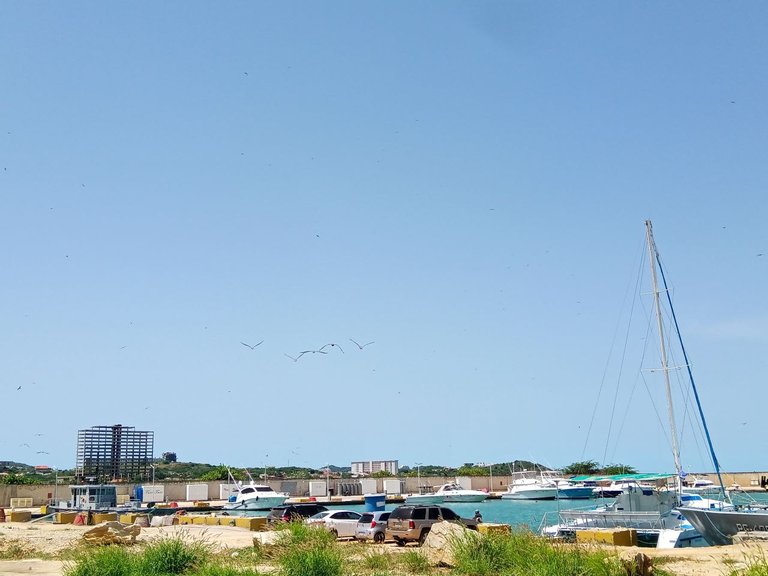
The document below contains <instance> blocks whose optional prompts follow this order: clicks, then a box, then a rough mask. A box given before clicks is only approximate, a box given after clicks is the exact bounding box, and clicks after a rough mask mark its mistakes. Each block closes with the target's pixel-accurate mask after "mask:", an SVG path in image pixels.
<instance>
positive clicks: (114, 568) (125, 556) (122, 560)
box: [64, 546, 135, 576]
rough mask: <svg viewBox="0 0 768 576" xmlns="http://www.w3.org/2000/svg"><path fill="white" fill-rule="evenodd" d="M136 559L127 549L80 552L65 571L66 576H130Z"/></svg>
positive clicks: (112, 547) (115, 548)
mask: <svg viewBox="0 0 768 576" xmlns="http://www.w3.org/2000/svg"><path fill="white" fill-rule="evenodd" d="M134 566H135V558H134V556H133V555H132V554H130V553H129V552H128V551H127V550H125V548H121V547H119V546H105V547H103V548H89V549H88V550H85V551H82V552H80V553H79V554H78V555H77V557H76V558H75V560H74V562H73V563H72V564H69V565H68V566H66V567H65V569H64V575H65V576H130V575H131V574H133V573H134Z"/></svg>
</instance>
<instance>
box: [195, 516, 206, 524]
mask: <svg viewBox="0 0 768 576" xmlns="http://www.w3.org/2000/svg"><path fill="white" fill-rule="evenodd" d="M206 518H207V517H206V516H192V524H207V521H206Z"/></svg>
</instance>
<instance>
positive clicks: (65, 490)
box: [0, 472, 768, 508]
mask: <svg viewBox="0 0 768 576" xmlns="http://www.w3.org/2000/svg"><path fill="white" fill-rule="evenodd" d="M690 477H696V478H698V479H705V478H706V479H708V480H712V481H713V482H717V476H715V475H714V474H691V475H690ZM454 479H455V478H454V477H450V478H443V477H422V478H421V479H418V478H411V477H408V478H400V480H401V483H402V485H403V489H402V493H410V492H418V491H419V484H421V485H423V486H424V485H426V486H439V485H440V484H445V483H446V482H451V481H453V480H454ZM384 480H396V478H377V479H376V492H384ZM458 480H460V481H461V483H462V484H463V485H465V486H468V487H471V488H473V489H475V490H486V491H491V492H503V491H505V490H506V489H507V485H508V483H509V481H510V477H509V476H494V477H493V479H492V481H493V485H492V486H491V484H490V482H491V479H490V478H489V477H488V476H472V477H470V476H464V477H461V478H459V479H458ZM766 481H768V472H727V473H724V474H723V482H724V483H725V485H726V488H729V487H733V486H734V485H735V486H738V487H739V488H740V489H742V490H745V491H758V492H764V491H765V488H764V487H762V486H764V485H765V484H766ZM310 482H324V480H323V479H317V478H312V479H309V478H306V479H290V480H269V481H268V482H267V483H268V484H269V485H270V486H271V487H272V488H273V489H275V490H276V491H278V492H287V493H289V494H290V495H291V497H294V498H301V497H307V496H309V495H310V493H309V488H310V486H309V483H310ZM340 483H344V484H353V483H355V479H348V478H345V479H344V480H339V479H336V478H331V479H330V488H331V489H332V491H333V494H335V495H339V496H340V495H343V494H339V490H338V485H339V484H340ZM156 484H162V485H163V487H164V492H165V501H166V502H172V501H184V500H187V485H189V484H196V485H202V484H207V486H208V491H207V492H208V495H207V497H206V498H205V500H219V499H220V489H219V486H220V485H222V484H226V482H223V481H215V482H156ZM761 484H762V486H761ZM141 485H142V486H149V485H151V483H150V482H147V483H142V484H141ZM136 486H138V484H118V485H117V493H118V495H126V496H133V494H134V492H135V489H136ZM11 498H32V505H33V506H42V505H43V504H48V503H49V502H52V501H53V502H55V501H61V500H67V499H68V498H69V485H68V484H60V485H58V486H54V485H53V484H33V485H6V484H0V507H3V508H8V507H10V503H11Z"/></svg>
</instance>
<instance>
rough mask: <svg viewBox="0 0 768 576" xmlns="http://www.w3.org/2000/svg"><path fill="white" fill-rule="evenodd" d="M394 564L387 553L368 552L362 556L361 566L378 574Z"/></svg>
mask: <svg viewBox="0 0 768 576" xmlns="http://www.w3.org/2000/svg"><path fill="white" fill-rule="evenodd" d="M393 564H395V562H394V560H393V558H392V555H391V554H389V553H387V552H375V551H372V552H368V553H367V554H366V555H365V556H363V561H362V565H363V567H364V568H366V569H368V570H371V571H375V572H379V571H386V570H387V569H389V568H390V567H391V566H392V565H393Z"/></svg>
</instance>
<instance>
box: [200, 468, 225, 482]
mask: <svg viewBox="0 0 768 576" xmlns="http://www.w3.org/2000/svg"><path fill="white" fill-rule="evenodd" d="M228 478H229V467H227V466H225V465H224V464H219V465H218V466H216V467H215V468H214V469H213V470H211V471H209V472H206V473H205V474H203V475H202V476H200V480H203V481H204V482H212V481H214V480H227V479H228Z"/></svg>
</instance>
